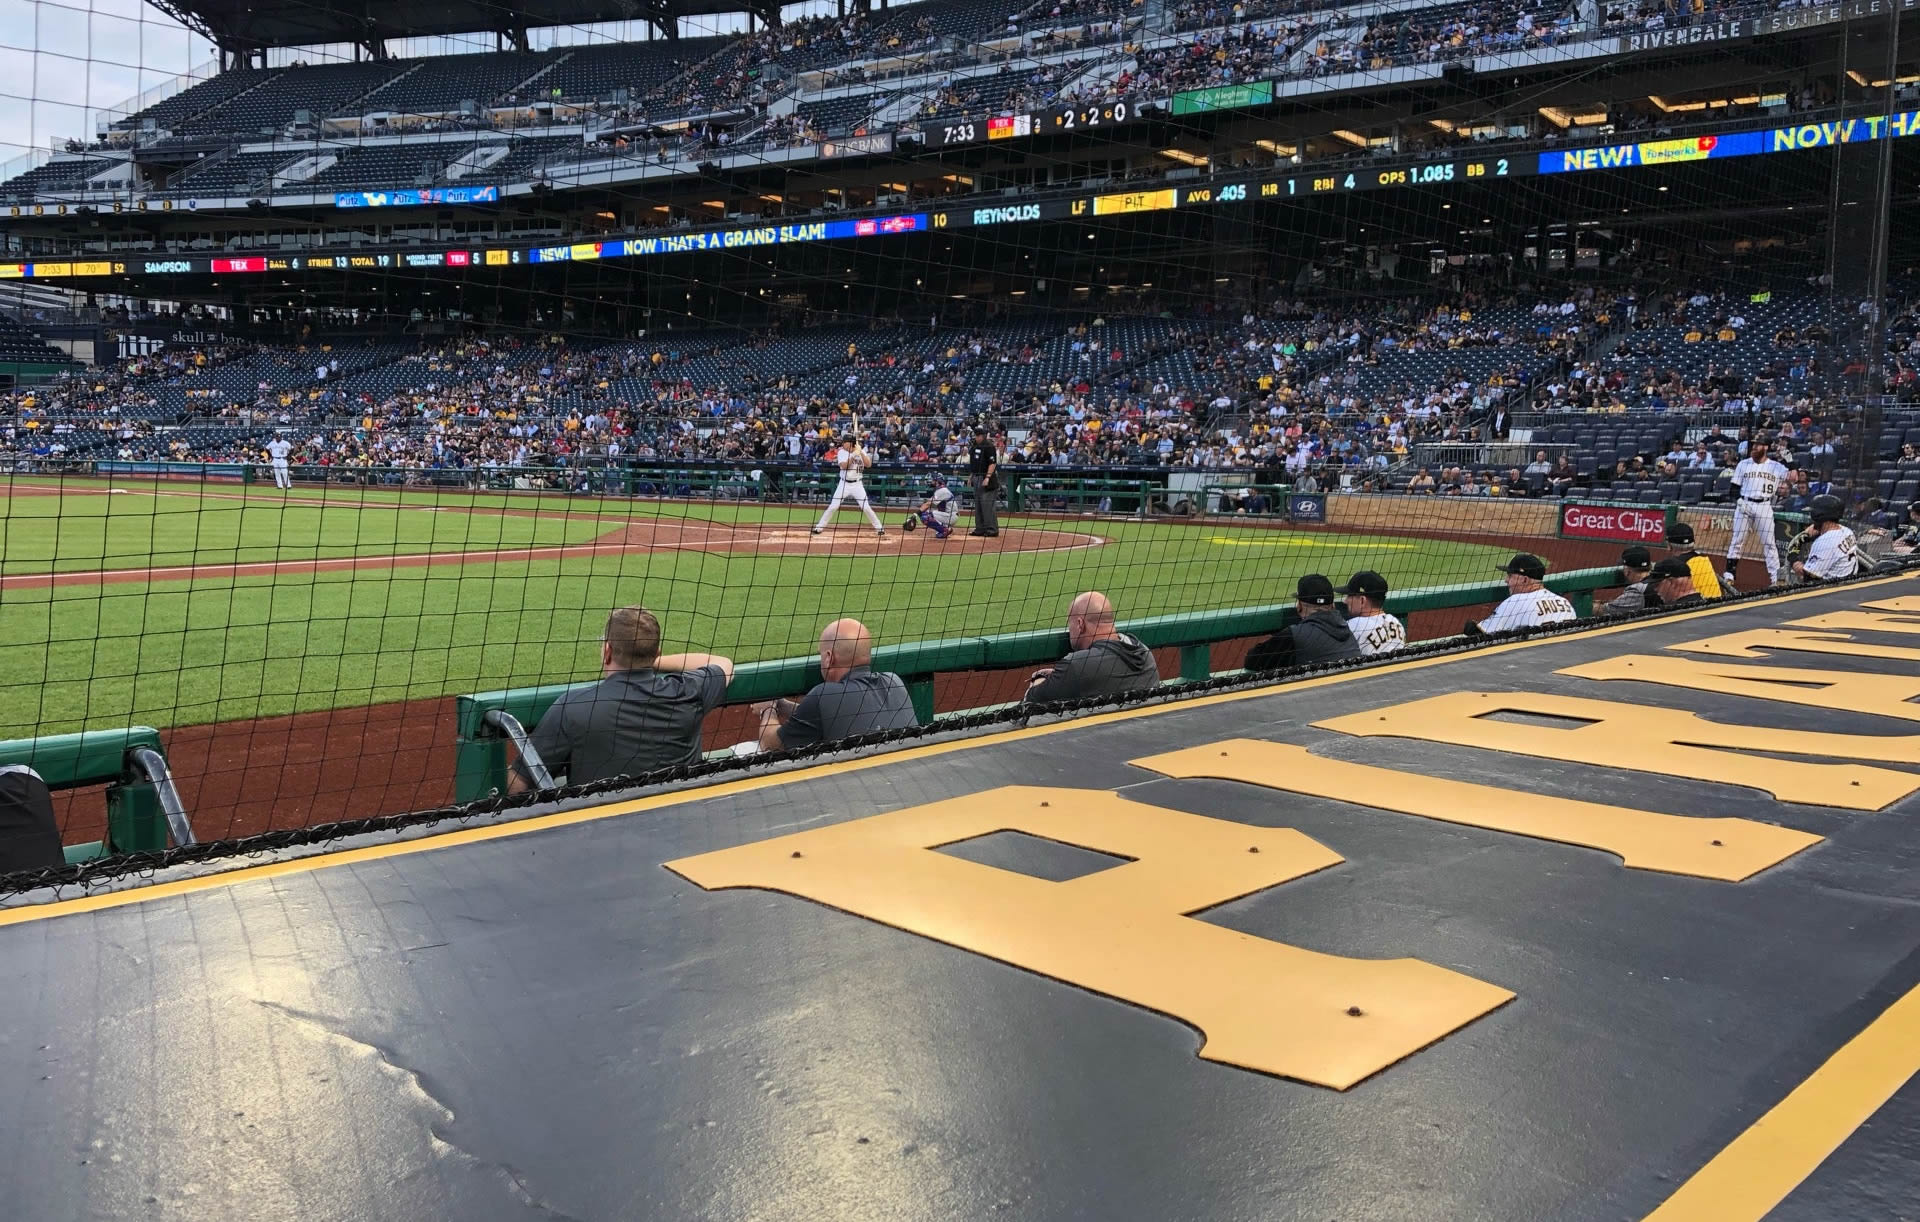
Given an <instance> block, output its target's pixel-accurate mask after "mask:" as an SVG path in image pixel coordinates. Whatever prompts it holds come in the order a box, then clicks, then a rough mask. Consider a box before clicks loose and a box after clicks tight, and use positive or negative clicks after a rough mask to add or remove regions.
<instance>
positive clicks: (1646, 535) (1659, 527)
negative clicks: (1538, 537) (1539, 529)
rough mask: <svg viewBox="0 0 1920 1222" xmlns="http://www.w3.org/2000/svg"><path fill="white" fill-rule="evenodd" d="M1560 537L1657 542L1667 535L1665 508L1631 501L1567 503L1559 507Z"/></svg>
mask: <svg viewBox="0 0 1920 1222" xmlns="http://www.w3.org/2000/svg"><path fill="white" fill-rule="evenodd" d="M1560 537H1561V538H1563V539H1606V540H1611V541H1614V542H1619V543H1659V542H1662V541H1664V540H1665V539H1666V537H1667V511H1666V510H1664V509H1655V508H1645V507H1641V506H1635V505H1582V504H1575V503H1568V504H1566V505H1563V506H1562V507H1561V509H1560Z"/></svg>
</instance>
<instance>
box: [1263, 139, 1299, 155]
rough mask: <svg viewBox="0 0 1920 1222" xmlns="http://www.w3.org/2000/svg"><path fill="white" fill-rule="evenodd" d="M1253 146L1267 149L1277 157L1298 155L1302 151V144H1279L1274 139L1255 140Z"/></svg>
mask: <svg viewBox="0 0 1920 1222" xmlns="http://www.w3.org/2000/svg"><path fill="white" fill-rule="evenodd" d="M1253 146H1254V147H1255V148H1262V149H1265V150H1267V151H1268V152H1269V153H1272V154H1273V155H1274V156H1275V157H1296V156H1298V155H1299V153H1300V146H1299V145H1297V144H1279V143H1276V142H1275V141H1272V140H1255V141H1254V142H1253Z"/></svg>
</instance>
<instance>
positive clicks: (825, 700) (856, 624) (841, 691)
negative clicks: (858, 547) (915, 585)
mask: <svg viewBox="0 0 1920 1222" xmlns="http://www.w3.org/2000/svg"><path fill="white" fill-rule="evenodd" d="M872 663H873V636H872V634H871V633H869V632H868V631H867V626H866V625H865V624H863V623H861V622H860V621H859V620H857V619H837V620H835V621H833V622H832V623H831V624H828V625H827V627H826V630H825V631H823V632H822V633H821V634H820V677H821V678H822V679H824V680H826V682H824V683H821V684H819V685H818V686H816V687H815V688H814V689H813V690H812V691H810V692H808V693H807V694H806V695H805V696H804V697H802V698H801V700H800V703H799V704H797V705H796V704H793V703H792V702H791V701H786V700H777V701H774V702H772V703H770V704H763V705H757V706H755V707H756V709H757V710H758V711H759V713H760V748H761V750H763V751H778V750H781V749H783V748H793V747H810V746H812V745H813V744H815V743H829V742H834V741H836V740H838V739H842V738H853V737H855V736H857V735H861V734H877V733H879V732H880V731H882V730H903V729H905V728H906V727H908V726H911V725H917V724H918V718H916V717H915V716H914V713H913V700H912V699H911V698H910V697H909V696H908V695H907V685H906V683H905V682H904V681H902V679H901V678H900V676H899V675H895V674H889V673H888V672H886V671H875V670H873V669H871V666H872Z"/></svg>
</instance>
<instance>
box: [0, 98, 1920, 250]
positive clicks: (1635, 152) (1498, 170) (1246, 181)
mask: <svg viewBox="0 0 1920 1222" xmlns="http://www.w3.org/2000/svg"><path fill="white" fill-rule="evenodd" d="M1132 118H1133V111H1132V110H1131V109H1129V108H1128V107H1127V105H1126V104H1125V103H1121V102H1114V103H1107V104H1102V105H1101V106H1097V107H1085V106H1082V107H1056V108H1054V109H1052V110H1046V111H1036V112H1033V113H1031V114H1025V115H1006V116H1002V117H1001V118H1000V119H994V120H987V121H986V122H985V123H984V124H974V123H973V122H972V121H970V120H969V121H965V122H962V123H960V124H956V125H954V130H953V138H954V140H955V141H956V142H962V141H967V140H989V139H998V138H1002V137H998V136H995V135H994V134H993V133H995V132H1000V131H1005V132H1007V133H1008V135H1009V138H1010V137H1011V136H1013V135H1020V134H1025V133H1030V132H1031V131H1032V130H1033V128H1034V124H1036V123H1045V124H1057V125H1058V126H1060V127H1061V128H1062V129H1064V128H1066V127H1068V126H1069V125H1076V126H1098V125H1100V124H1103V123H1107V122H1127V121H1129V120H1131V119H1132ZM961 128H966V129H970V130H964V131H963V130H957V129H961ZM1915 137H1920V111H1905V112H1898V113H1893V114H1885V115H1866V116H1861V117H1857V118H1850V119H1842V120H1835V121H1833V122H1826V123H1803V124H1798V125H1795V126H1792V127H1780V128H1772V129H1761V130H1757V131H1752V130H1750V131H1740V132H1725V133H1721V134H1717V135H1701V136H1685V137H1679V138H1673V139H1661V140H1654V141H1647V142H1642V143H1638V144H1619V145H1604V146H1597V147H1583V148H1570V149H1567V148H1563V149H1555V150H1553V151H1550V152H1541V151H1539V150H1537V149H1535V150H1532V151H1527V150H1522V149H1509V150H1506V151H1505V153H1504V154H1503V155H1493V154H1474V155H1470V156H1458V157H1442V158H1436V159H1430V160H1421V161H1394V160H1386V159H1375V158H1371V157H1368V158H1362V159H1355V160H1350V161H1345V162H1341V163H1337V164H1334V165H1330V166H1329V165H1310V166H1308V167H1303V168H1282V169H1277V170H1268V171H1262V172H1258V173H1248V174H1244V175H1236V174H1222V175H1217V176H1215V177H1214V178H1212V179H1211V180H1208V181H1204V182H1201V181H1195V182H1193V183H1192V184H1191V185H1188V184H1186V183H1182V184H1179V185H1169V186H1152V187H1143V188H1141V189H1138V190H1132V191H1107V192H1100V193H1098V194H1093V195H1081V196H1076V197H1067V198H1059V197H1055V198H1049V199H1022V198H1020V197H1019V196H1017V195H1016V196H1001V197H998V200H997V202H987V201H986V200H983V199H981V198H979V197H973V198H971V199H969V200H968V201H967V202H964V203H962V202H958V201H956V202H955V203H952V204H949V205H947V206H945V207H942V208H938V209H930V210H928V211H926V212H908V213H895V214H891V215H882V216H868V217H853V218H837V219H834V220H815V221H794V222H787V223H774V224H767V223H764V222H763V223H759V224H755V223H751V222H749V223H742V224H734V225H724V226H715V227H713V228H708V229H689V230H668V231H654V232H650V233H642V234H632V235H622V236H608V237H606V238H604V239H601V240H597V241H591V242H573V243H568V244H566V245H550V246H540V245H535V244H522V243H513V244H505V243H503V244H499V245H492V244H489V245H487V246H483V247H478V248H474V247H467V248H455V249H439V250H435V249H432V248H424V249H423V248H422V247H420V246H403V247H397V248H395V249H393V250H389V251H358V252H355V253H353V254H337V255H336V254H306V253H300V254H295V253H292V252H284V253H274V254H268V255H231V256H218V257H208V256H204V255H174V254H158V255H149V254H145V253H141V254H132V253H129V254H121V255H113V256H110V257H108V258H101V257H98V256H96V257H94V258H91V259H85V260H74V259H71V258H67V259H61V260H59V261H57V262H47V261H34V262H20V263H0V280H20V279H35V280H73V279H83V278H95V277H105V276H142V275H146V276H155V275H160V276H171V275H215V276H224V275H232V276H246V275H260V274H265V273H271V272H288V271H291V272H305V271H322V270H331V271H355V270H383V269H394V270H402V269H409V268H417V269H435V270H439V269H450V270H459V269H484V268H489V267H511V266H514V265H517V264H523V263H525V264H547V263H581V262H597V261H601V260H617V259H633V258H644V257H648V256H654V255H672V254H691V253H698V252H704V251H722V250H740V249H745V248H749V247H759V246H786V245H791V244H795V243H808V242H822V241H840V240H846V239H854V240H866V239H878V238H884V237H890V236H893V235H897V234H906V233H921V232H927V231H933V230H951V229H968V228H982V227H986V226H993V225H1017V224H1029V223H1033V222H1039V221H1067V220H1078V219H1081V218H1093V217H1113V216H1130V215H1135V214H1138V213H1147V212H1172V211H1183V210H1187V209H1214V208H1228V209H1237V208H1242V207H1245V206H1247V205H1249V204H1259V203H1264V204H1269V205H1272V204H1284V203H1287V202H1290V201H1296V200H1304V199H1315V198H1320V197H1324V196H1330V195H1343V194H1347V193H1349V192H1355V191H1400V192H1406V193H1416V194H1426V193H1432V192H1443V191H1446V190H1448V189H1449V188H1453V187H1459V186H1468V185H1473V184H1476V183H1492V182H1495V181H1499V180H1502V179H1508V178H1521V177H1535V176H1539V175H1548V176H1567V175H1577V174H1585V173H1596V172H1618V171H1622V170H1631V169H1637V168H1641V167H1646V166H1667V165H1672V164H1674V163H1677V162H1691V161H1703V160H1713V159H1720V158H1728V157H1756V156H1770V155H1773V154H1778V153H1790V152H1798V151H1804V150H1809V149H1828V148H1833V147H1836V146H1838V145H1843V144H1854V143H1864V142H1870V141H1882V140H1884V141H1894V140H1906V139H1912V138H1915ZM26 210H27V209H24V208H20V207H16V208H15V209H14V214H15V215H20V214H22V213H23V212H24V211H26Z"/></svg>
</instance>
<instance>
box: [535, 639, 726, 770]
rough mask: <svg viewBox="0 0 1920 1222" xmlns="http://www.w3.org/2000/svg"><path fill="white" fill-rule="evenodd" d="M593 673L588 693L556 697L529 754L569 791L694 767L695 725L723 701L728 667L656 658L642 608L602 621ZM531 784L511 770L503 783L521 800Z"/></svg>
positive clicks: (694, 656) (715, 659) (722, 662)
mask: <svg viewBox="0 0 1920 1222" xmlns="http://www.w3.org/2000/svg"><path fill="white" fill-rule="evenodd" d="M600 669H601V671H602V673H603V674H604V675H605V676H606V677H605V678H603V679H601V680H600V682H598V683H596V684H594V685H593V686H591V687H578V688H574V689H573V690H572V691H570V692H567V693H566V694H565V695H563V696H561V697H560V699H558V700H556V701H554V702H553V705H552V707H550V708H549V709H547V712H546V715H545V716H543V717H542V718H540V724H539V726H538V727H536V728H535V729H534V731H533V734H532V739H533V746H534V749H535V750H537V751H539V752H540V760H541V762H542V763H544V764H545V765H546V766H547V771H549V772H551V773H552V774H553V775H554V776H555V777H559V776H560V775H562V774H565V776H566V778H567V781H568V783H569V784H573V785H581V784H585V783H586V782H588V781H599V780H604V779H606V778H607V777H615V776H637V775H639V774H641V773H646V772H654V771H657V770H658V769H661V768H671V767H673V766H675V765H677V764H697V763H699V762H700V722H701V719H702V718H704V717H705V716H706V715H707V714H708V713H709V712H710V711H712V709H713V708H714V706H715V705H717V704H719V703H720V701H721V699H722V698H723V697H725V696H726V694H727V684H728V683H730V682H732V681H733V662H732V660H731V659H728V658H723V657H720V656H719V655H717V654H711V653H676V654H669V655H667V656H666V657H661V656H660V621H659V620H657V619H655V618H654V616H653V612H651V611H649V610H647V609H646V608H645V607H622V608H620V609H619V610H618V611H615V612H614V613H613V614H612V615H609V616H608V617H607V630H606V633H605V634H604V635H603V636H602V637H601V638H600ZM532 788H533V782H532V781H531V779H530V778H529V777H528V776H527V774H526V772H525V770H524V769H522V768H521V766H520V765H519V764H518V763H517V762H516V763H515V765H514V769H513V773H512V775H511V776H510V777H509V779H508V782H507V790H508V792H510V793H524V792H525V791H527V790H529V789H532Z"/></svg>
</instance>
